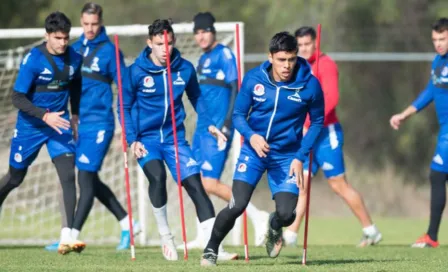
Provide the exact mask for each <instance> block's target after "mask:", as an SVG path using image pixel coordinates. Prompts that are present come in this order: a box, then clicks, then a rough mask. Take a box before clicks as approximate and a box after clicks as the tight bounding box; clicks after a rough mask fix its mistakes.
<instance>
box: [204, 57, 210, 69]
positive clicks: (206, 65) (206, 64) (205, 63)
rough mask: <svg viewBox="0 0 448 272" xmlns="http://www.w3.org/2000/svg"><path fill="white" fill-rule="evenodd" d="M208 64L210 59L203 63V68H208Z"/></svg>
mask: <svg viewBox="0 0 448 272" xmlns="http://www.w3.org/2000/svg"><path fill="white" fill-rule="evenodd" d="M210 62H211V60H210V58H207V59H206V60H205V61H204V68H207V67H208V66H210Z"/></svg>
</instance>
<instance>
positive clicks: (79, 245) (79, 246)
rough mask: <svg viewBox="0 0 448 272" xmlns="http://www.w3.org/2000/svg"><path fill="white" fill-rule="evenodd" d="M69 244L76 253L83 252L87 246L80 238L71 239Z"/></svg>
mask: <svg viewBox="0 0 448 272" xmlns="http://www.w3.org/2000/svg"><path fill="white" fill-rule="evenodd" d="M69 246H70V247H71V249H72V251H74V252H76V253H81V252H82V251H83V250H84V249H85V248H86V244H85V243H84V242H82V241H79V240H73V241H71V243H70V244H69Z"/></svg>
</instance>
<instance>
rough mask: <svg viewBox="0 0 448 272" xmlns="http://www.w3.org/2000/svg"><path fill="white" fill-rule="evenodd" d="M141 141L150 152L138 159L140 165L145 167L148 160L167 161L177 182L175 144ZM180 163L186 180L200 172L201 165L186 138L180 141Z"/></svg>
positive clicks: (183, 178)
mask: <svg viewBox="0 0 448 272" xmlns="http://www.w3.org/2000/svg"><path fill="white" fill-rule="evenodd" d="M140 142H141V143H142V144H143V145H144V146H145V149H146V150H147V151H148V154H147V155H146V156H145V157H143V158H140V159H137V162H138V164H139V165H140V167H142V168H143V167H144V166H145V164H146V163H147V162H149V161H152V160H161V161H165V163H166V165H167V166H168V169H169V170H170V172H171V175H172V176H173V178H174V180H175V181H176V182H177V173H176V157H175V149H174V144H165V143H160V142H155V141H154V140H152V139H141V140H140ZM179 163H180V178H181V180H185V179H186V178H188V177H189V176H191V175H194V174H199V165H198V163H197V162H196V160H195V159H194V156H193V152H192V151H191V149H190V146H189V145H188V142H187V141H185V140H180V141H179Z"/></svg>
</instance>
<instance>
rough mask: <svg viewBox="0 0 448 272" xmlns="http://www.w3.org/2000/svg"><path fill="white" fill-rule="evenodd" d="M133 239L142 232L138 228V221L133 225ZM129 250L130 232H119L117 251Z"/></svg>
mask: <svg viewBox="0 0 448 272" xmlns="http://www.w3.org/2000/svg"><path fill="white" fill-rule="evenodd" d="M133 231H134V237H135V236H137V235H138V234H139V233H140V232H142V230H141V228H140V223H139V222H138V221H135V222H134V225H133ZM129 248H131V232H130V231H129V230H122V231H121V238H120V243H119V244H118V246H117V250H126V249H129Z"/></svg>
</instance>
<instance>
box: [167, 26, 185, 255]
mask: <svg viewBox="0 0 448 272" xmlns="http://www.w3.org/2000/svg"><path fill="white" fill-rule="evenodd" d="M163 38H164V40H165V52H166V67H167V71H168V88H169V92H170V108H171V124H172V126H173V137H174V150H175V157H176V174H177V188H178V192H179V208H180V221H181V225H182V240H183V241H184V260H188V249H187V233H186V229H185V214H184V199H183V195H182V180H181V178H180V162H179V146H178V144H177V129H176V115H175V114H174V95H173V80H172V77H171V60H170V57H171V56H170V50H169V45H168V32H167V31H166V30H164V31H163Z"/></svg>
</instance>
